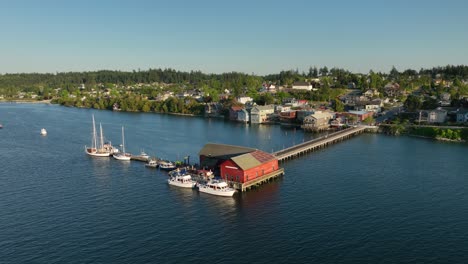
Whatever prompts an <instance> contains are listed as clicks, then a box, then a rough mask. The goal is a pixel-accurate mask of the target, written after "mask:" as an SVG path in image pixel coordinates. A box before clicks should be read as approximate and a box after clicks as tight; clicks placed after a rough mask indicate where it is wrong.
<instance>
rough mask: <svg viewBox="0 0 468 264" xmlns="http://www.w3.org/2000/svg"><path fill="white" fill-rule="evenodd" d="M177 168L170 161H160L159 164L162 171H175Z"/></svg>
mask: <svg viewBox="0 0 468 264" xmlns="http://www.w3.org/2000/svg"><path fill="white" fill-rule="evenodd" d="M176 167H177V166H176V165H175V164H174V163H172V162H170V161H160V162H159V168H160V169H161V170H167V171H170V170H173V169H175V168H176Z"/></svg>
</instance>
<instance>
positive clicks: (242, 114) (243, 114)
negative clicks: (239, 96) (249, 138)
mask: <svg viewBox="0 0 468 264" xmlns="http://www.w3.org/2000/svg"><path fill="white" fill-rule="evenodd" d="M237 121H239V122H242V123H248V122H249V121H250V115H249V112H248V111H247V110H246V109H241V110H240V111H239V112H237Z"/></svg>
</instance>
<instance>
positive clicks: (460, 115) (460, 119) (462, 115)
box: [457, 108, 468, 123]
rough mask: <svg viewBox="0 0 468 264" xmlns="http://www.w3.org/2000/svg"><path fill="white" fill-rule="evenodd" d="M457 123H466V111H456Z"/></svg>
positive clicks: (467, 115)
mask: <svg viewBox="0 0 468 264" xmlns="http://www.w3.org/2000/svg"><path fill="white" fill-rule="evenodd" d="M457 123H468V109H466V108H461V109H458V110H457Z"/></svg>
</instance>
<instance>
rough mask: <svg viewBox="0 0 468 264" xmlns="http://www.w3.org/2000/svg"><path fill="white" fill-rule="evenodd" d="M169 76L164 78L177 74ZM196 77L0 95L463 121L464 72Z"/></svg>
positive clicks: (242, 112)
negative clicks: (184, 79) (217, 79)
mask: <svg viewBox="0 0 468 264" xmlns="http://www.w3.org/2000/svg"><path fill="white" fill-rule="evenodd" d="M465 68H466V67H463V68H462V69H465ZM448 69H452V68H448ZM456 69H457V68H456ZM452 70H453V69H452ZM169 72H170V73H171V74H172V73H173V72H171V71H169ZM446 72H449V71H448V70H447V69H446ZM134 74H139V73H134ZM161 74H162V76H163V77H164V76H165V75H167V73H165V72H164V71H163V72H161ZM200 74H201V73H200ZM193 75H194V74H192V75H191V76H192V77H188V80H191V79H190V78H192V79H193ZM461 75H463V76H461ZM171 76H172V75H171ZM177 76H178V75H176V77H173V78H172V79H169V80H177V79H183V77H177ZM200 76H202V77H199V78H198V79H199V80H198V82H193V81H189V82H188V83H187V81H185V82H184V81H179V82H174V83H165V82H151V83H146V82H140V83H133V84H132V82H131V81H120V82H118V83H109V82H107V83H98V82H91V83H90V82H88V83H85V82H83V81H82V82H81V83H80V84H78V85H76V86H73V85H69V84H68V83H66V88H64V87H56V88H53V89H52V88H43V87H42V86H40V87H42V88H39V90H37V89H36V90H37V91H34V89H22V90H18V91H17V93H16V94H15V93H12V92H11V89H10V90H7V89H3V90H0V92H2V94H0V100H41V99H42V100H43V99H49V100H52V102H53V103H59V104H62V105H65V106H75V107H85V108H96V109H108V110H113V111H141V112H158V113H173V114H185V115H198V116H205V117H207V118H225V119H227V120H230V121H233V122H240V123H250V124H280V125H282V126H293V127H298V128H299V127H300V128H302V129H304V130H306V131H311V132H320V131H326V130H329V129H336V128H340V127H342V126H352V125H356V124H359V123H363V124H372V125H374V124H391V123H392V122H395V120H397V122H400V121H405V122H406V123H407V124H417V125H437V126H440V125H444V126H466V125H467V124H468V80H467V79H461V78H460V76H461V77H464V74H447V73H446V74H443V73H437V74H433V73H431V72H429V73H428V72H427V71H422V70H421V72H420V73H418V72H416V71H413V72H411V71H410V70H407V71H405V72H398V71H396V69H395V68H394V69H392V71H391V72H390V74H388V75H385V74H376V73H373V72H371V73H369V74H364V75H363V74H352V73H349V72H346V71H343V70H340V69H332V70H330V71H328V69H326V68H321V69H320V70H317V69H316V68H313V69H312V68H311V70H310V72H309V73H308V74H305V73H303V74H299V73H298V72H297V71H296V72H295V71H287V72H282V73H280V74H279V75H275V76H268V77H267V76H266V77H264V78H259V77H255V76H249V75H239V74H237V75H234V76H235V77H232V76H231V77H229V78H231V79H234V80H230V81H226V83H221V82H213V80H203V78H204V77H203V76H204V75H203V74H201V75H200ZM227 76H230V75H227ZM2 77H3V78H6V77H9V76H2ZM211 78H212V77H211ZM223 78H224V79H226V77H223ZM235 78H237V79H239V80H241V81H236V79H235ZM0 79H1V78H0ZM160 79H162V78H160ZM275 79H279V80H277V81H274V80H275ZM294 80H295V81H294ZM125 82H129V84H124V83H125ZM223 88H224V89H223Z"/></svg>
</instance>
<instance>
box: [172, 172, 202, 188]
mask: <svg viewBox="0 0 468 264" xmlns="http://www.w3.org/2000/svg"><path fill="white" fill-rule="evenodd" d="M167 183H169V185H173V186H177V187H182V188H193V187H195V184H196V183H197V182H195V181H193V180H192V176H190V175H189V174H185V173H181V172H179V171H177V172H176V173H173V174H171V177H170V178H169V179H168V180H167Z"/></svg>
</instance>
